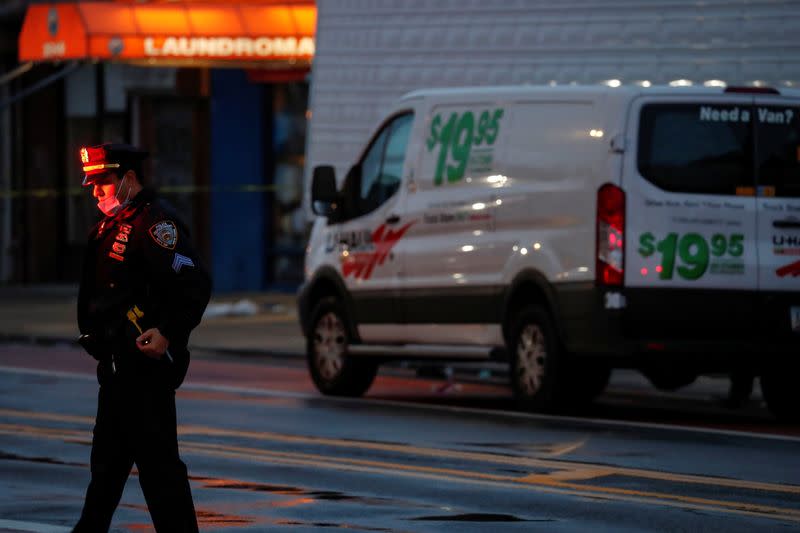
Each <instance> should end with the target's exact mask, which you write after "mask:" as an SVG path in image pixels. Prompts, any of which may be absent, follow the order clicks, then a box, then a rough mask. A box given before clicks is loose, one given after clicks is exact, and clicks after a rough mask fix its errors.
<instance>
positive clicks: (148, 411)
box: [73, 376, 198, 533]
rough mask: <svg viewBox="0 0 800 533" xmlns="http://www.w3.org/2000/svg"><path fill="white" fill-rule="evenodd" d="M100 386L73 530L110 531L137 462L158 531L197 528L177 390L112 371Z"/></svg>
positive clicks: (178, 532)
mask: <svg viewBox="0 0 800 533" xmlns="http://www.w3.org/2000/svg"><path fill="white" fill-rule="evenodd" d="M101 382H104V384H102V385H101V386H100V392H99V398H98V402H97V418H96V421H95V426H94V437H93V439H92V455H91V472H92V479H91V482H90V483H89V488H88V489H87V491H86V500H85V503H84V507H83V513H82V514H81V518H80V521H79V522H78V524H77V525H76V526H75V529H74V530H73V531H74V532H78V533H84V532H87V533H95V532H106V531H108V529H109V526H110V524H111V518H112V515H113V514H114V510H115V509H116V508H117V505H118V504H119V501H120V498H121V497H122V491H123V488H124V487H125V482H126V480H127V479H128V475H129V474H130V472H131V468H132V466H133V465H134V464H136V467H137V469H138V471H139V485H140V486H141V487H142V492H143V493H144V497H145V500H146V502H147V508H148V509H149V511H150V516H151V518H152V520H153V525H154V526H155V529H156V531H157V532H159V533H183V532H196V531H197V530H198V529H197V518H196V516H195V511H194V505H193V503H192V494H191V489H190V487H189V479H188V475H187V471H186V465H185V464H184V463H183V461H181V459H180V456H179V455H178V437H177V424H176V422H177V421H176V416H175V391H174V389H172V388H171V387H169V386H167V385H164V384H158V385H152V386H147V385H145V386H143V384H142V383H141V382H138V383H128V382H125V381H123V380H120V379H119V378H118V376H109V379H104V380H102V381H101Z"/></svg>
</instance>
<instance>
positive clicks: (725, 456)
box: [0, 346, 800, 532]
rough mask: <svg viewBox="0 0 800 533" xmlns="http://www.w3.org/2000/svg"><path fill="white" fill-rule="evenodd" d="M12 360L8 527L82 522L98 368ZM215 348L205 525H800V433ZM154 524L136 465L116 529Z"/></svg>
mask: <svg viewBox="0 0 800 533" xmlns="http://www.w3.org/2000/svg"><path fill="white" fill-rule="evenodd" d="M9 361H12V362H14V365H12V366H13V368H12V366H9V365H5V366H2V367H0V406H2V407H0V454H2V455H0V494H2V498H0V528H2V526H3V524H4V523H25V522H35V523H37V524H46V525H49V526H58V527H61V528H66V527H69V526H70V525H71V524H72V523H74V520H75V519H76V518H77V515H78V514H79V512H80V507H81V503H82V497H83V491H84V490H85V486H86V483H87V482H88V465H87V463H88V454H89V445H90V442H91V426H92V422H93V415H94V408H95V402H96V383H95V381H94V376H93V369H92V366H93V365H92V364H91V363H90V361H88V360H87V359H82V358H81V353H80V352H79V351H78V350H76V349H73V348H70V347H56V346H52V347H35V346H17V347H9V346H6V347H0V363H7V362H9ZM48 361H59V369H58V370H51V369H48V367H49V365H48V364H47V362H48ZM23 362H25V364H23ZM67 362H69V363H70V365H67ZM198 362H199V363H200V364H198V365H197V367H196V368H194V369H193V373H192V374H190V377H189V380H188V381H187V383H186V384H185V386H184V387H182V388H181V390H180V391H179V393H178V411H179V424H180V426H179V439H180V443H181V453H182V455H183V457H184V460H185V461H186V462H187V464H188V466H189V471H190V474H191V476H192V490H193V493H194V497H195V504H196V507H197V510H198V517H199V520H200V524H201V528H202V530H204V531H225V532H228V531H230V532H236V531H330V530H331V529H353V530H357V531H383V532H410V531H413V532H429V531H431V532H432V531H458V532H461V531H466V532H471V531H587V530H596V531H609V532H611V531H613V532H617V531H726V532H727V531H748V532H751V531H753V530H765V531H797V530H800V510H798V509H800V474H798V472H800V439H797V438H793V437H781V436H774V435H772V436H757V435H744V434H741V433H736V432H720V431H716V432H715V431H706V430H693V429H691V428H679V429H677V428H664V427H661V428H659V427H655V426H653V425H649V424H629V423H625V422H614V421H611V422H608V421H598V420H582V419H576V418H565V417H547V416H535V415H527V414H523V413H513V412H506V411H487V410H485V409H470V408H465V407H449V406H441V405H430V404H408V403H402V402H398V401H396V398H399V397H401V395H403V394H409V391H411V393H410V394H416V395H417V396H418V397H420V398H424V397H426V396H432V395H435V394H437V393H436V391H437V390H438V386H439V385H441V383H440V382H435V381H422V380H410V379H409V380H404V379H403V378H401V377H396V376H392V375H387V376H384V375H382V376H380V377H379V378H378V381H377V382H376V385H375V388H374V391H371V394H370V396H371V398H367V399H364V400H346V399H331V398H324V397H320V396H319V395H317V394H316V393H314V392H313V389H312V388H311V384H310V382H309V380H308V378H307V376H306V375H305V373H304V372H303V371H302V369H301V368H293V367H288V366H281V365H275V364H267V365H262V366H260V367H259V368H260V372H261V373H260V374H259V375H258V376H256V377H255V378H254V374H255V371H254V369H255V367H253V366H252V365H251V364H248V363H246V362H243V361H241V359H225V358H210V359H204V360H202V361H198ZM23 366H26V367H27V369H25V368H21V367H23ZM256 378H257V379H259V380H261V386H255V381H254V379H256ZM401 391H405V392H401ZM502 393H503V390H502V389H501V388H498V387H492V386H480V385H470V384H465V385H464V387H463V388H462V389H461V390H460V391H459V392H458V395H459V396H460V397H465V398H470V397H472V398H493V397H498V396H499V395H501V394H502ZM4 521H5V522H4ZM149 524H150V520H149V517H148V514H147V511H146V507H145V505H144V501H143V498H142V496H141V491H140V490H139V488H138V483H137V479H136V476H135V475H133V476H131V478H130V480H129V482H128V485H127V487H126V490H125V494H124V495H123V503H122V505H121V506H120V508H119V510H118V512H117V515H116V516H115V521H114V527H115V530H116V531H141V530H144V531H148V530H150V529H149V528H150V525H149ZM37 527H38V526H37ZM41 530H43V529H41ZM61 530H62V531H63V530H64V529H61ZM31 531H33V529H31ZM37 531H38V530H37Z"/></svg>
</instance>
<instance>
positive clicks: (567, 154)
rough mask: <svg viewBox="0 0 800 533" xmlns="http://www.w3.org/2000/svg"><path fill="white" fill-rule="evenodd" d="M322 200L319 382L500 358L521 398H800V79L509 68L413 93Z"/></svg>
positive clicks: (314, 361) (345, 384)
mask: <svg viewBox="0 0 800 533" xmlns="http://www.w3.org/2000/svg"><path fill="white" fill-rule="evenodd" d="M312 201H313V207H314V210H315V212H316V213H317V214H319V215H322V216H321V217H319V218H318V219H317V220H316V222H315V224H314V228H313V230H312V234H311V238H310V241H309V245H308V249H307V255H306V282H305V284H304V285H303V287H302V288H301V290H300V293H299V309H300V320H301V324H302V327H303V331H304V333H305V335H306V338H307V341H308V342H307V344H308V365H309V369H310V372H311V376H312V377H313V380H314V382H315V384H316V386H317V387H318V388H319V390H320V391H322V392H323V393H326V394H338V395H361V394H363V393H364V392H365V391H366V390H367V389H368V388H369V386H370V384H371V383H372V380H373V379H374V376H375V372H376V368H377V365H378V364H379V363H380V362H382V361H385V360H387V359H415V360H416V359H423V358H430V359H436V360H473V361H474V360H488V359H497V358H503V359H507V360H508V362H509V364H510V377H511V383H512V386H513V390H514V393H515V395H516V397H517V398H518V400H519V402H520V403H521V404H522V405H523V406H525V407H529V408H532V409H536V410H550V409H553V408H557V407H560V406H563V405H564V404H566V403H574V402H580V401H585V400H588V399H591V398H592V397H594V396H595V395H597V394H599V393H600V392H601V391H602V390H603V388H604V387H605V385H606V383H607V380H608V376H609V369H611V368H617V367H628V368H637V369H640V370H641V371H643V372H644V373H645V375H647V376H648V377H649V378H650V380H651V381H652V382H653V383H654V385H656V386H657V387H659V388H663V389H673V388H677V387H679V386H682V385H685V384H688V383H690V382H691V381H692V380H694V379H695V377H696V376H697V375H698V374H701V373H710V372H715V373H716V372H727V373H736V372H739V373H744V374H752V375H757V376H760V377H761V387H762V390H763V394H764V397H765V399H766V401H767V403H768V406H769V407H770V409H771V410H772V411H773V412H774V413H775V414H776V415H778V416H781V417H786V418H797V417H798V416H799V415H798V413H800V409H798V408H797V407H798V405H799V404H800V401H799V400H800V387H797V385H796V384H795V380H794V378H795V376H796V375H798V372H797V371H798V370H800V364H798V361H800V92H799V91H789V90H785V91H784V90H781V91H780V92H778V91H777V90H774V89H763V88H741V89H737V88H727V89H723V88H702V87H700V88H695V87H660V88H658V87H652V88H637V87H618V88H611V87H604V86H598V87H529V86H528V87H526V86H520V87H494V88H489V87H487V88H467V89H438V90H425V91H416V92H413V93H410V94H408V95H406V96H405V97H403V98H402V99H401V100H400V101H398V102H397V104H396V105H395V106H394V109H393V110H392V111H391V113H389V115H388V117H387V118H386V120H385V121H384V122H383V123H382V124H381V125H380V127H379V128H378V129H377V131H376V133H375V134H374V136H373V137H372V139H371V140H370V142H369V143H368V144H367V146H366V147H365V149H364V151H363V153H362V154H361V156H360V157H359V159H358V161H356V162H355V164H354V165H353V167H352V169H351V170H350V172H349V173H348V174H347V176H346V177H345V178H344V181H343V183H342V186H341V187H340V188H337V187H336V181H335V176H334V170H333V168H332V167H329V166H320V167H317V168H315V169H314V177H313V184H312Z"/></svg>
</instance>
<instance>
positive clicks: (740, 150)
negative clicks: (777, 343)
mask: <svg viewBox="0 0 800 533" xmlns="http://www.w3.org/2000/svg"><path fill="white" fill-rule="evenodd" d="M752 103H753V97H752V96H750V95H730V94H728V95H717V96H706V95H701V96H698V95H695V96H688V95H687V96H676V97H673V96H661V97H657V96H652V97H642V98H639V99H637V100H636V101H634V103H633V104H632V110H631V111H632V112H631V114H630V115H629V117H630V118H629V130H628V131H629V132H631V133H629V135H628V136H629V138H632V139H636V143H635V144H636V146H635V150H628V151H627V153H626V157H625V164H624V170H623V189H624V190H625V193H626V231H625V238H626V245H625V276H624V284H625V287H626V298H627V312H626V313H625V327H626V333H627V334H628V335H631V336H640V337H649V338H654V337H660V338H665V339H666V338H669V337H674V336H676V335H680V336H681V337H684V338H687V337H688V338H695V339H699V338H709V339H712V338H717V337H719V336H720V335H727V336H730V335H734V336H743V335H744V336H746V335H747V332H746V331H745V330H743V329H742V328H743V327H745V326H746V325H747V323H748V321H749V320H751V317H752V315H753V309H754V305H755V304H756V303H757V289H758V259H757V250H756V197H755V182H754V178H753V155H752V153H753V150H752V145H753V141H752V136H753V128H752V120H753V117H752V113H753V107H752Z"/></svg>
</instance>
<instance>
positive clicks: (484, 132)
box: [426, 109, 503, 185]
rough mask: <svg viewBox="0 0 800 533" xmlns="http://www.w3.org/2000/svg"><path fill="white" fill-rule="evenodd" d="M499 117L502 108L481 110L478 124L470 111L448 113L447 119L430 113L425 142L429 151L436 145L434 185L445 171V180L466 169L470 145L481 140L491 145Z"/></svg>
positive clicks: (439, 181)
mask: <svg viewBox="0 0 800 533" xmlns="http://www.w3.org/2000/svg"><path fill="white" fill-rule="evenodd" d="M502 117H503V110H502V109H495V110H488V109H487V110H485V111H482V112H481V114H480V116H479V117H478V122H477V124H476V123H475V115H474V114H473V112H472V111H465V112H463V113H457V112H453V113H450V116H449V117H448V118H447V121H446V122H445V121H444V119H443V118H442V115H441V114H438V115H436V116H435V117H433V120H432V121H431V132H430V136H429V137H428V140H427V143H426V144H427V146H428V151H429V152H431V151H433V150H434V148H436V146H437V145H438V146H439V159H438V160H437V163H436V172H435V173H434V177H433V183H434V185H441V184H442V182H443V181H444V176H445V173H446V174H447V182H448V183H452V182H455V181H458V180H460V179H462V178H463V177H464V172H465V170H466V169H467V163H468V162H469V158H470V153H471V152H472V147H473V146H481V145H483V144H485V145H486V146H492V145H493V144H494V142H495V140H497V133H498V131H499V129H500V119H501V118H502ZM448 155H449V156H450V157H448ZM451 159H452V162H451V161H450V160H451Z"/></svg>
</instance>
